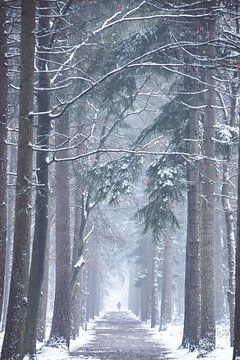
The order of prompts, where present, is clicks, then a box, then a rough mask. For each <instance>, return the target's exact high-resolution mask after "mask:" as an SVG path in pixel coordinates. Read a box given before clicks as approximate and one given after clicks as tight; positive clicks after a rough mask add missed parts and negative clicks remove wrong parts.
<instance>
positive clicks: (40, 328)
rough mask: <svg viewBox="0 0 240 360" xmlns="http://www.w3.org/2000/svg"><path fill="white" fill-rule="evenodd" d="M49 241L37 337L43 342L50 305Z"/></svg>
mask: <svg viewBox="0 0 240 360" xmlns="http://www.w3.org/2000/svg"><path fill="white" fill-rule="evenodd" d="M48 253H49V239H48V241H47V244H46V255H45V264H44V275H43V281H42V288H41V297H40V302H39V307H38V321H37V335H36V340H37V341H40V342H43V341H44V340H45V334H46V320H47V304H48V270H49V256H48Z"/></svg>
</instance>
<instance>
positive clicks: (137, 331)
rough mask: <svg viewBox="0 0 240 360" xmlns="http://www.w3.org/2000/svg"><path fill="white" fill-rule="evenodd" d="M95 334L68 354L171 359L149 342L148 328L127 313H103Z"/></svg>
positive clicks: (99, 359) (114, 359)
mask: <svg viewBox="0 0 240 360" xmlns="http://www.w3.org/2000/svg"><path fill="white" fill-rule="evenodd" d="M95 332H96V337H95V339H93V340H92V341H90V342H89V343H88V344H87V345H85V346H84V347H83V348H81V349H79V350H77V351H73V352H72V353H71V355H72V356H76V357H77V358H79V359H92V360H93V359H94V360H165V359H169V360H170V359H173V358H172V357H169V356H167V355H168V352H167V351H166V349H164V347H163V346H162V345H161V344H160V343H159V341H154V340H153V337H152V334H151V332H150V331H149V329H148V328H147V327H145V326H143V325H142V324H141V322H140V321H139V320H137V319H136V318H135V317H134V316H133V315H132V314H131V313H129V312H123V311H121V312H107V313H106V314H105V315H104V316H103V317H102V318H100V319H99V320H97V322H96V327H95Z"/></svg>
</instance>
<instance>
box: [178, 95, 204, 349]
mask: <svg viewBox="0 0 240 360" xmlns="http://www.w3.org/2000/svg"><path fill="white" fill-rule="evenodd" d="M194 102H195V105H197V104H196V100H195V99H194ZM188 137H189V139H190V142H189V154H190V156H192V157H193V159H192V158H191V159H190V160H189V162H188V163H187V182H188V192H187V202H188V205H187V211H188V213H187V242H186V265H185V296H184V299H185V300H184V302H185V310H184V330H183V339H182V346H183V347H188V348H189V349H190V351H193V350H195V348H196V347H197V346H198V343H199V336H200V319H201V316H200V307H201V300H200V299H201V298H200V295H201V274H200V236H199V226H200V223H199V221H200V199H199V190H200V189H199V166H198V164H197V163H196V161H194V156H196V155H198V153H199V120H198V112H197V111H196V110H192V111H191V116H190V121H189V136H188Z"/></svg>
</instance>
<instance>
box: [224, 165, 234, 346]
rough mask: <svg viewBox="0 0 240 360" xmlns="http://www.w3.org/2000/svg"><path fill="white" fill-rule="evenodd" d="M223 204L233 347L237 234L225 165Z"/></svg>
mask: <svg viewBox="0 0 240 360" xmlns="http://www.w3.org/2000/svg"><path fill="white" fill-rule="evenodd" d="M222 204H223V209H224V214H225V219H226V228H227V250H228V271H229V276H228V291H227V295H228V296H227V297H228V306H229V316H230V342H231V345H233V326H234V306H235V301H234V294H235V234H234V223H233V210H232V207H231V204H230V201H229V174H228V165H227V164H223V186H222Z"/></svg>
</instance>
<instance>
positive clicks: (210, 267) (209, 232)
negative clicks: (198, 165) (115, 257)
mask: <svg viewBox="0 0 240 360" xmlns="http://www.w3.org/2000/svg"><path fill="white" fill-rule="evenodd" d="M213 7H214V1H209V2H206V9H207V12H208V13H211V11H212V9H213ZM206 26H207V29H206V32H207V40H208V41H211V40H212V39H214V37H215V18H214V15H209V16H208V19H207V22H206ZM206 51H207V54H208V56H209V58H211V59H212V58H214V56H215V47H214V46H212V45H211V44H209V45H208V46H207V49H206ZM206 83H207V84H208V85H207V94H206V110H205V119H204V134H203V137H204V138H203V155H204V161H203V179H202V196H203V203H202V204H203V206H202V245H201V287H202V291H201V344H200V345H201V349H202V351H203V352H210V351H212V350H213V349H214V348H215V343H216V326H215V309H214V211H215V210H214V183H215V176H216V175H215V172H216V169H215V163H214V162H213V160H212V159H213V158H214V156H215V143H214V140H213V139H214V138H215V127H214V126H215V111H214V104H215V90H214V69H213V68H211V67H210V68H208V69H206Z"/></svg>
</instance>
